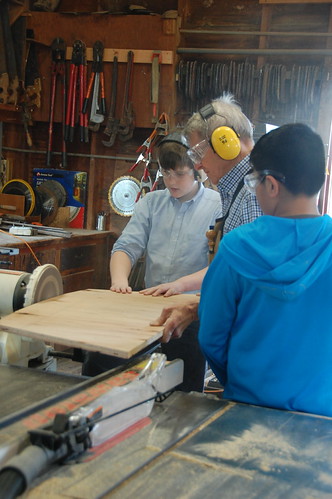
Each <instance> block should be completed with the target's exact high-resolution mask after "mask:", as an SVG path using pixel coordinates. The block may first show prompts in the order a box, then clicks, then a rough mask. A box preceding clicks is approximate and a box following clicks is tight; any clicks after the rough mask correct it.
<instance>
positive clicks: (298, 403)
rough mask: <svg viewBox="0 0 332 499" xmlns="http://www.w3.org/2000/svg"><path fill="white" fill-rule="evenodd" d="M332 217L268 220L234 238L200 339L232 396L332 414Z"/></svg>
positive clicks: (208, 284)
mask: <svg viewBox="0 0 332 499" xmlns="http://www.w3.org/2000/svg"><path fill="white" fill-rule="evenodd" d="M331 314H332V219H331V218H330V217H329V216H328V215H324V216H322V217H317V218H298V219H288V218H279V217H272V216H262V217H259V218H258V219H257V220H255V221H254V222H252V223H250V224H246V225H243V226H241V227H238V228H237V229H234V230H233V231H232V232H230V233H229V234H227V235H225V237H224V238H223V240H222V242H221V244H220V246H219V251H218V253H217V255H216V257H215V259H214V260H213V262H212V264H211V266H210V268H209V270H208V272H207V274H206V277H205V279H204V282H203V286H202V291H201V299H200V307H199V317H200V330H199V342H200V345H201V348H202V350H203V352H204V354H205V355H206V357H207V360H208V362H209V364H210V366H211V368H212V370H213V371H214V373H215V374H216V376H217V377H218V379H219V380H220V381H221V383H222V384H224V386H225V391H224V397H225V398H229V399H232V400H237V401H240V402H246V403H251V404H256V405H264V406H268V407H276V408H282V409H288V410H296V411H304V412H310V413H315V414H321V415H325V416H332V318H331Z"/></svg>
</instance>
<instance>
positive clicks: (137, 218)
mask: <svg viewBox="0 0 332 499" xmlns="http://www.w3.org/2000/svg"><path fill="white" fill-rule="evenodd" d="M221 214H222V207H221V201H220V195H219V193H218V192H216V191H213V190H212V189H209V188H205V187H204V186H203V185H202V184H200V188H199V190H198V192H197V194H196V195H195V196H194V197H193V198H192V199H190V200H189V201H185V202H181V201H179V200H178V199H175V198H173V197H172V196H171V195H170V193H169V191H168V189H164V190H160V191H154V192H150V193H148V194H146V195H145V196H144V197H143V198H142V199H140V201H139V202H138V203H137V205H136V206H135V211H134V214H133V216H132V217H131V219H130V221H129V222H128V224H127V226H126V227H125V229H124V231H123V232H122V234H121V236H120V237H119V239H118V240H117V241H116V243H115V244H114V246H113V250H112V254H113V253H114V252H115V251H123V252H124V253H126V254H127V255H128V256H129V258H130V260H131V263H132V265H134V264H135V262H136V261H137V259H138V258H140V257H141V256H142V255H143V254H144V252H145V251H146V271H145V286H146V287H151V286H156V285H158V284H162V283H165V282H170V281H174V280H175V279H178V278H180V277H183V276H185V275H188V274H192V273H193V272H197V271H198V270H201V269H203V268H204V267H206V266H207V265H208V240H207V237H206V231H207V230H208V229H209V226H210V225H214V223H215V220H216V218H219V217H220V216H221Z"/></svg>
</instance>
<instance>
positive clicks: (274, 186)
mask: <svg viewBox="0 0 332 499" xmlns="http://www.w3.org/2000/svg"><path fill="white" fill-rule="evenodd" d="M265 185H266V188H267V191H268V193H269V195H270V196H271V197H273V198H274V197H276V196H278V194H279V193H280V184H279V182H278V180H276V179H275V178H274V177H272V175H267V176H266V177H265Z"/></svg>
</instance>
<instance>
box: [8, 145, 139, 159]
mask: <svg viewBox="0 0 332 499" xmlns="http://www.w3.org/2000/svg"><path fill="white" fill-rule="evenodd" d="M2 149H3V150H6V151H13V152H24V153H30V154H46V151H36V150H31V149H20V148H18V147H6V146H3V147H2ZM53 154H56V155H61V154H62V152H60V151H52V155H53ZM67 156H75V157H78V158H99V159H121V160H123V161H136V159H137V157H136V156H135V157H130V156H108V155H105V156H104V155H101V154H81V153H71V152H70V153H67Z"/></svg>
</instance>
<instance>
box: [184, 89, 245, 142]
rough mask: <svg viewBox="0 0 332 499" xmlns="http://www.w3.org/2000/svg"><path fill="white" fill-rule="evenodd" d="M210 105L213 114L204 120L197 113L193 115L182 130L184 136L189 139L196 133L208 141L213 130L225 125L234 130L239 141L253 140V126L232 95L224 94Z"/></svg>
mask: <svg viewBox="0 0 332 499" xmlns="http://www.w3.org/2000/svg"><path fill="white" fill-rule="evenodd" d="M211 105H212V106H213V109H214V111H215V114H213V115H212V116H211V117H210V118H208V119H207V120H204V118H202V116H201V115H200V113H199V112H197V113H194V114H193V115H192V116H191V118H189V120H188V122H187V124H186V126H185V128H184V135H186V136H187V137H189V136H190V135H191V134H192V133H197V134H198V135H199V136H200V137H201V138H202V139H204V138H206V139H208V140H210V137H211V135H212V132H213V130H215V129H216V128H218V127H220V126H224V125H226V126H229V127H231V128H234V130H235V132H236V133H237V134H238V135H239V136H240V139H241V138H243V139H251V140H252V139H253V125H252V123H251V122H250V121H249V119H248V118H247V117H246V115H245V114H243V112H242V109H241V107H240V106H239V104H238V103H237V102H236V100H235V98H234V96H233V95H232V94H230V93H224V94H223V95H222V96H221V97H219V98H218V99H214V100H213V101H212V102H211Z"/></svg>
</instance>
